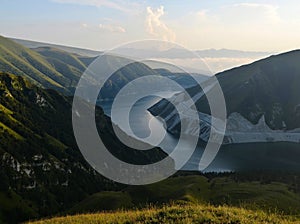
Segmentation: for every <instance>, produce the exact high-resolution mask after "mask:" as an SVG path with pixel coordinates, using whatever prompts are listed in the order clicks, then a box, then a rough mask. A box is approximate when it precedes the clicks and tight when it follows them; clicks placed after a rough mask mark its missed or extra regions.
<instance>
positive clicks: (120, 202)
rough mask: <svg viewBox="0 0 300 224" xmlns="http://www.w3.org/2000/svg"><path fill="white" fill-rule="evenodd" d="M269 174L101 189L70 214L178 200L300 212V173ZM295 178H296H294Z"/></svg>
mask: <svg viewBox="0 0 300 224" xmlns="http://www.w3.org/2000/svg"><path fill="white" fill-rule="evenodd" d="M268 175H269V174H265V176H264V175H263V174H261V175H260V176H259V175H257V174H255V173H252V174H251V175H250V177H251V178H249V176H247V175H246V174H240V176H238V175H235V174H227V175H224V176H222V175H219V176H218V175H215V174H212V176H211V177H205V176H202V175H188V176H175V177H170V178H168V179H166V180H164V181H161V182H159V183H155V184H151V185H145V186H128V187H126V188H124V189H123V190H122V191H105V192H99V193H97V194H94V195H91V196H89V197H87V198H86V199H84V200H83V201H82V202H80V203H78V204H77V205H75V206H74V207H73V208H72V209H71V210H69V211H68V214H78V213H90V212H92V213H93V212H98V211H103V210H118V209H124V208H127V209H128V208H144V207H147V206H148V205H149V204H152V205H156V206H159V205H162V204H170V203H172V202H176V203H192V204H207V205H209V204H213V205H215V206H222V205H230V206H237V207H243V208H247V209H252V210H256V211H261V210H262V211H265V212H268V211H272V212H280V213H281V214H285V215H300V190H299V189H298V188H295V184H296V185H297V179H295V178H297V177H299V175H293V176H289V177H287V180H285V181H283V180H282V179H281V180H280V178H282V176H281V175H283V174H275V173H274V175H275V176H277V177H276V178H278V180H276V178H275V177H274V178H273V177H270V176H268ZM293 178H294V181H291V180H292V179H293ZM259 179H262V181H259ZM268 180H269V181H268ZM271 180H273V181H271Z"/></svg>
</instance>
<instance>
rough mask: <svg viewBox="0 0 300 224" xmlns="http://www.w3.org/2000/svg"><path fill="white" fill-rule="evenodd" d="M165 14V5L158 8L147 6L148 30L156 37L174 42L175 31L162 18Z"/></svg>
mask: <svg viewBox="0 0 300 224" xmlns="http://www.w3.org/2000/svg"><path fill="white" fill-rule="evenodd" d="M164 14H165V12H164V7H163V6H160V7H159V8H157V9H153V8H151V7H147V18H146V26H147V27H146V28H147V32H148V33H149V34H151V35H153V36H155V37H159V38H162V39H164V40H166V41H173V42H174V41H175V40H176V34H175V32H174V31H173V30H172V29H170V28H169V27H168V26H167V25H166V24H165V23H164V22H163V21H162V20H161V17H162V16H163V15H164Z"/></svg>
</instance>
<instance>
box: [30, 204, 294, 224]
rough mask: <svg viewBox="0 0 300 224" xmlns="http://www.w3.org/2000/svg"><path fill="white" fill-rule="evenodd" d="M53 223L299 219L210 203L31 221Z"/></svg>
mask: <svg viewBox="0 0 300 224" xmlns="http://www.w3.org/2000/svg"><path fill="white" fill-rule="evenodd" d="M32 223H33V224H40V223H46V224H47V223H54V224H59V223H63V224H68V223H72V224H73V223H78V224H80V223H90V224H91V223H216V224H218V223H220V224H221V223H222V224H224V223H241V224H242V223H243V224H248V223H249V224H250V223H300V219H299V220H296V219H295V218H292V217H283V216H280V215H276V214H268V213H265V212H262V211H249V210H245V209H241V208H232V207H226V206H219V207H214V206H210V205H205V206H204V205H171V206H164V207H162V208H155V207H153V208H148V209H143V210H132V211H117V212H112V213H96V214H84V215H75V216H66V217H60V218H53V219H49V220H42V221H37V222H32Z"/></svg>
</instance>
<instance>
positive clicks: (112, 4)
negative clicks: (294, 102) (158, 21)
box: [51, 0, 137, 13]
mask: <svg viewBox="0 0 300 224" xmlns="http://www.w3.org/2000/svg"><path fill="white" fill-rule="evenodd" d="M51 1H53V2H57V3H63V4H77V5H88V6H95V7H99V8H100V7H107V8H112V9H116V10H119V11H122V12H127V13H129V12H132V11H133V9H134V8H136V7H133V6H136V5H137V4H135V3H127V4H126V3H125V2H124V1H121V0H51Z"/></svg>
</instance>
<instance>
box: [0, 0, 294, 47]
mask: <svg viewBox="0 0 300 224" xmlns="http://www.w3.org/2000/svg"><path fill="white" fill-rule="evenodd" d="M299 28H300V4H299V1H297V0H285V1H283V0H277V1H275V0H262V1H249V0H248V1H247V0H245V1H237V0H213V1H212V0H185V1H182V0H152V1H150V0H146V1H145V0H144V1H129V0H1V6H0V30H1V35H4V36H9V37H17V38H23V39H31V40H38V41H44V42H51V43H58V44H64V45H71V46H78V47H84V48H90V49H97V50H103V49H109V48H112V47H114V46H117V45H120V44H122V43H124V42H129V41H134V40H141V39H149V38H155V39H164V40H170V41H174V42H177V43H179V44H181V45H183V46H186V47H188V48H190V49H208V48H216V49H219V48H229V49H238V50H252V51H272V52H282V51H287V50H291V49H296V48H300V29H299Z"/></svg>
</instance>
